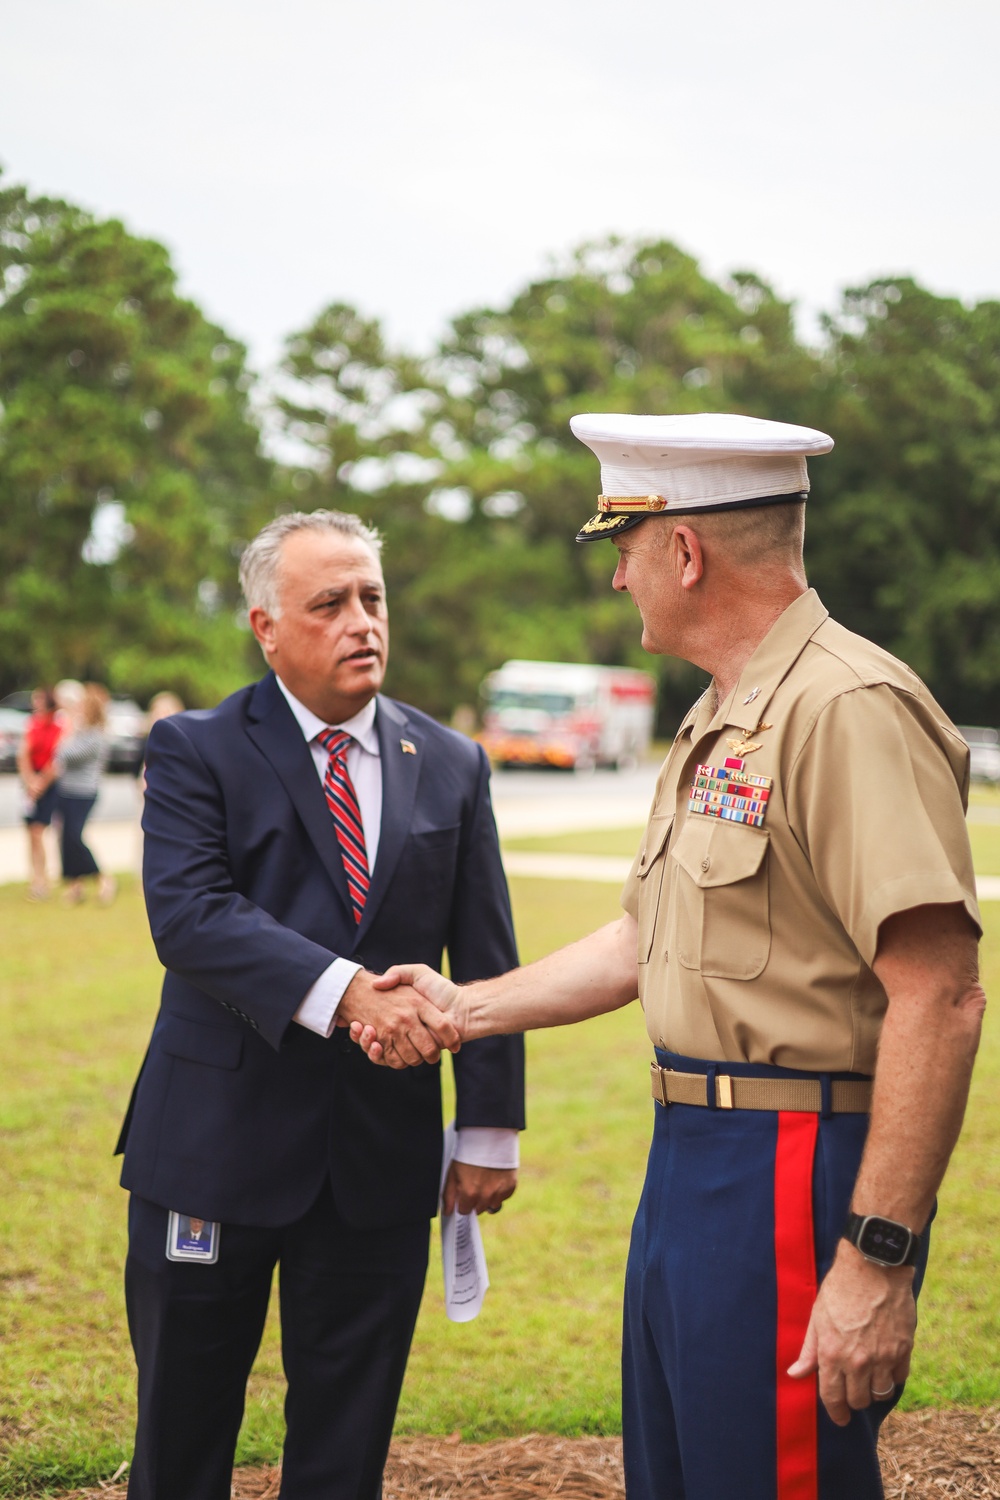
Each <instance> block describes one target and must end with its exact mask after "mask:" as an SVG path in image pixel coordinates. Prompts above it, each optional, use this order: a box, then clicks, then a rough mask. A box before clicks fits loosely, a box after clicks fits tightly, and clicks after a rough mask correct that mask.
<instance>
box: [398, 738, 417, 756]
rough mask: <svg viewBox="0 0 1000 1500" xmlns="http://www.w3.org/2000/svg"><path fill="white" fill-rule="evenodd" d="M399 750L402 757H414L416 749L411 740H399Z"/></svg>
mask: <svg viewBox="0 0 1000 1500" xmlns="http://www.w3.org/2000/svg"><path fill="white" fill-rule="evenodd" d="M399 748H400V750H402V752H403V754H404V755H416V753H417V747H416V745H415V744H414V743H413V741H412V740H400V742H399Z"/></svg>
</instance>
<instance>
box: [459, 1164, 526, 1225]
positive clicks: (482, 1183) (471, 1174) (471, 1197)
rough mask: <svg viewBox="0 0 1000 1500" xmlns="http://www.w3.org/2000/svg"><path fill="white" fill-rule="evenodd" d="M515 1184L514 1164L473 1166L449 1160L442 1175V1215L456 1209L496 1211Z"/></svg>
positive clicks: (462, 1212)
mask: <svg viewBox="0 0 1000 1500" xmlns="http://www.w3.org/2000/svg"><path fill="white" fill-rule="evenodd" d="M516 1187H517V1169H516V1168H515V1167H474V1166H472V1165H471V1164H470V1163H469V1162H465V1161H453V1162H452V1164H451V1166H450V1167H449V1168H448V1176H447V1177H446V1178H445V1183H444V1192H443V1194H442V1208H443V1210H444V1212H445V1213H446V1214H451V1213H454V1212H455V1209H456V1208H457V1209H458V1211H459V1213H460V1214H481V1213H483V1212H486V1213H488V1214H496V1213H499V1212H500V1209H501V1207H502V1205H503V1202H504V1199H505V1198H509V1197H511V1195H512V1194H513V1192H514V1190H515V1188H516Z"/></svg>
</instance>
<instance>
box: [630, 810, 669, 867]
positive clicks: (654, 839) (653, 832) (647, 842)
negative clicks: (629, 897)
mask: <svg viewBox="0 0 1000 1500" xmlns="http://www.w3.org/2000/svg"><path fill="white" fill-rule="evenodd" d="M673 826H674V815H673V813H654V815H653V817H651V818H650V820H649V822H648V824H647V825H646V834H645V837H644V838H643V841H642V847H641V848H640V850H639V857H638V859H637V861H636V866H635V870H636V874H637V875H638V877H639V879H640V880H644V879H645V877H646V876H647V875H648V874H649V872H650V870H651V869H652V868H653V866H654V865H655V864H656V861H657V860H658V859H659V857H660V855H661V854H662V853H663V851H664V849H665V848H666V845H667V840H668V839H669V837H670V830H671V828H673Z"/></svg>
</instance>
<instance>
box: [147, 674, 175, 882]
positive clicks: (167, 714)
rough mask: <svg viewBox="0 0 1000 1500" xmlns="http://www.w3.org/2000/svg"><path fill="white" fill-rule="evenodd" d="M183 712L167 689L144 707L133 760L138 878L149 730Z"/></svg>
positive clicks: (156, 694) (155, 695)
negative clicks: (137, 746) (139, 746)
mask: <svg viewBox="0 0 1000 1500" xmlns="http://www.w3.org/2000/svg"><path fill="white" fill-rule="evenodd" d="M183 712H184V700H183V699H182V698H179V697H178V696H177V694H176V693H172V692H170V691H169V690H167V691H164V692H162V693H154V694H153V696H152V698H150V700H149V707H148V708H147V709H146V722H145V724H144V726H143V731H144V733H143V740H142V748H141V750H140V751H139V754H138V756H137V757H136V762H135V782H136V787H137V791H138V795H137V803H138V807H137V812H136V819H137V821H136V826H135V839H136V842H135V872H136V874H137V875H138V876H139V878H140V879H141V878H142V851H143V842H144V841H143V837H142V809H143V805H144V803H145V800H146V745H147V742H148V740H149V731H150V730H151V729H152V727H153V725H154V724H158V723H159V721H160V720H161V719H171V718H173V716H174V714H182V713H183Z"/></svg>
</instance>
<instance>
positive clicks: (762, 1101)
mask: <svg viewBox="0 0 1000 1500" xmlns="http://www.w3.org/2000/svg"><path fill="white" fill-rule="evenodd" d="M649 1069H650V1075H651V1078H652V1084H653V1098H654V1099H655V1100H656V1102H657V1104H701V1105H703V1106H705V1107H706V1108H707V1107H708V1089H707V1083H706V1075H705V1074H704V1073H675V1072H674V1071H673V1070H672V1069H671V1068H661V1067H660V1066H659V1065H658V1064H657V1063H650V1065H649ZM871 1096H872V1086H871V1082H870V1080H869V1079H867V1078H843V1079H836V1078H835V1079H833V1081H832V1082H831V1084H830V1104H829V1108H830V1111H831V1113H833V1114H835V1115H865V1114H867V1113H868V1111H869V1109H870V1108H871ZM715 1107H716V1109H777V1110H802V1111H805V1112H807V1113H811V1114H817V1115H818V1114H822V1113H823V1086H822V1084H821V1083H820V1080H819V1079H818V1078H733V1077H731V1076H730V1075H729V1074H728V1073H717V1074H716V1077H715Z"/></svg>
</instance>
